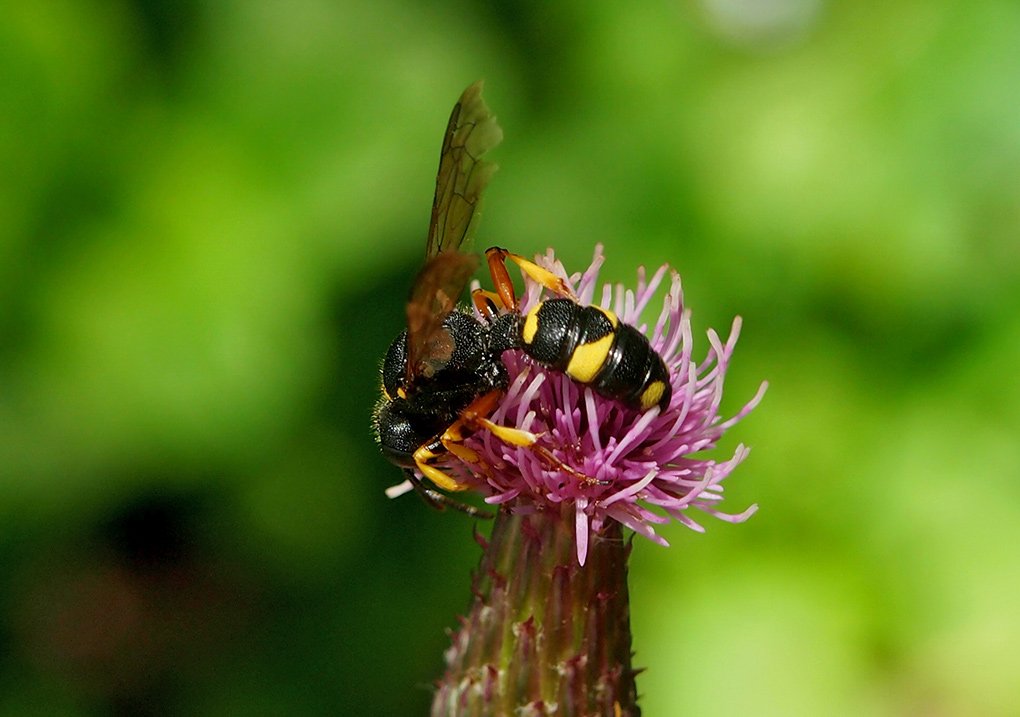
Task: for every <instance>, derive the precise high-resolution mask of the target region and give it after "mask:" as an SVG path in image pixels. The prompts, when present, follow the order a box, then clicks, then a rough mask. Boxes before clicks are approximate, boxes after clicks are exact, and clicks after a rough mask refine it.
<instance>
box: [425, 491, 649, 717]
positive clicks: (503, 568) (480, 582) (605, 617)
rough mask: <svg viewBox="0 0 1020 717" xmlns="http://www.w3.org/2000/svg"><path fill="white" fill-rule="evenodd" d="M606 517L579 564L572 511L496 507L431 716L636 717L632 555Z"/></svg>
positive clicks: (618, 531)
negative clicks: (501, 509)
mask: <svg viewBox="0 0 1020 717" xmlns="http://www.w3.org/2000/svg"><path fill="white" fill-rule="evenodd" d="M629 554H630V543H629V541H624V539H623V536H622V531H621V529H620V526H619V525H618V524H617V523H615V522H614V521H610V523H609V525H607V527H606V529H605V530H604V531H603V532H602V533H600V534H596V535H592V536H591V539H590V541H589V547H588V557H587V560H586V563H585V565H584V566H583V567H582V566H580V565H578V563H577V551H576V547H575V542H574V514H573V511H569V510H568V511H564V512H563V513H553V512H543V513H534V514H531V515H523V516H522V515H511V514H510V513H507V512H500V514H499V515H498V516H497V517H496V521H495V525H494V526H493V530H492V537H491V539H490V541H489V543H488V545H486V546H485V552H484V554H483V555H482V560H481V564H480V565H479V568H478V571H477V572H476V573H475V576H474V581H473V584H472V589H473V592H474V595H475V597H474V599H473V600H472V603H471V607H470V610H469V612H468V615H467V617H465V618H464V621H463V624H462V626H461V628H460V630H459V631H457V632H456V633H455V634H454V636H453V644H452V646H451V647H450V649H449V650H448V651H447V653H446V663H447V670H446V674H445V675H444V676H443V678H442V679H441V680H440V681H439V683H438V690H437V692H436V695H435V699H434V701H433V703H432V717H454V716H455V717H469V716H475V715H477V716H478V717H483V716H484V717H491V716H495V715H508V716H509V715H526V716H536V717H537V716H538V715H552V714H557V715H569V716H573V715H592V716H593V717H594V716H595V715H598V716H599V717H604V716H606V715H610V716H612V717H617V716H619V717H624V716H626V717H638V716H639V715H640V710H639V708H638V706H637V689H636V687H635V684H634V676H635V674H636V673H635V670H634V669H633V668H632V667H631V635H630V608H629V598H628V593H627V557H628V555H629Z"/></svg>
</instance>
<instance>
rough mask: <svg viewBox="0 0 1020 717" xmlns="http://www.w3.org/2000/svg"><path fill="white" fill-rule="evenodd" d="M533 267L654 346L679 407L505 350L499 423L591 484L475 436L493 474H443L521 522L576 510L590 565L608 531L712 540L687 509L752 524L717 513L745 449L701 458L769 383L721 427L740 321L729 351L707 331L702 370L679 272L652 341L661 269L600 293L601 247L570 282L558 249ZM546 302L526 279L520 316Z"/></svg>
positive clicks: (580, 547) (460, 468)
mask: <svg viewBox="0 0 1020 717" xmlns="http://www.w3.org/2000/svg"><path fill="white" fill-rule="evenodd" d="M536 261H537V263H539V264H540V265H542V266H544V267H545V268H547V269H549V270H551V271H552V272H554V273H555V274H557V275H559V276H560V277H562V278H564V279H566V280H567V282H568V284H570V285H571V287H572V288H573V289H574V291H575V293H576V295H577V297H578V298H579V299H580V301H581V303H583V304H591V303H597V304H598V305H599V306H601V307H603V308H606V309H610V310H612V311H613V312H615V313H616V315H617V316H618V317H619V318H620V320H621V321H622V322H624V323H628V324H632V325H634V326H637V327H638V329H639V330H641V331H642V333H646V335H648V336H649V339H650V341H651V345H652V348H654V349H655V350H656V352H658V353H659V355H660V356H662V358H663V359H664V360H665V362H666V367H667V368H668V369H669V373H670V376H671V378H672V388H673V398H672V401H671V402H670V405H669V406H668V407H667V408H666V409H665V410H663V411H661V412H660V411H659V410H658V409H652V410H650V411H647V412H645V413H643V414H642V413H638V412H637V411H636V410H635V409H633V408H628V407H626V406H623V405H621V404H620V403H619V402H617V401H614V400H612V399H609V398H605V397H603V396H600V395H598V394H597V393H595V392H594V391H593V390H592V389H591V388H589V387H587V386H583V385H581V384H579V383H577V382H576V381H574V380H572V379H571V378H569V377H568V376H566V375H565V374H563V373H560V372H557V371H553V370H551V369H548V368H546V367H545V366H543V365H541V364H539V363H536V362H535V361H533V360H532V359H531V358H529V357H528V356H526V355H524V354H523V353H521V352H507V353H505V354H504V355H503V361H504V363H505V365H506V367H507V369H508V371H509V374H510V378H511V385H510V388H509V390H508V391H507V394H506V396H505V397H504V398H503V400H502V402H501V403H500V406H499V408H498V409H497V410H496V412H495V413H494V414H493V415H492V416H491V418H492V420H493V421H495V422H496V423H499V424H501V425H506V426H512V427H515V428H521V429H524V430H527V431H530V432H532V433H536V434H539V435H540V442H541V444H542V445H543V446H544V447H545V448H547V449H549V450H550V451H551V452H552V453H553V455H554V456H555V457H556V458H557V459H559V460H560V461H562V462H563V463H564V464H566V465H567V466H569V467H570V468H571V469H573V470H574V471H576V473H577V474H583V475H584V476H588V477H590V478H591V479H592V480H590V481H584V480H579V479H578V477H577V475H576V474H575V475H571V474H569V473H566V472H564V471H563V470H562V469H558V468H556V467H555V466H551V465H549V463H548V462H546V461H543V460H542V458H541V457H540V456H539V455H538V454H536V452H535V451H533V450H531V449H529V448H521V447H516V446H511V445H508V444H506V443H503V442H502V441H500V440H499V439H498V438H496V437H495V436H493V435H491V434H489V433H486V432H481V433H478V434H476V435H475V436H473V437H472V438H470V439H469V440H468V442H467V445H468V447H469V448H471V449H472V450H474V451H476V452H477V453H479V455H481V456H482V464H483V465H485V466H486V467H487V468H488V470H485V471H480V472H477V473H476V472H472V467H471V466H469V465H467V464H463V463H459V462H452V463H451V464H450V466H449V467H447V468H446V470H448V471H449V472H450V473H451V474H454V475H456V476H457V479H458V480H460V481H462V482H466V483H469V484H470V485H472V486H473V487H474V488H475V490H477V491H478V492H480V493H482V494H483V495H484V496H485V502H486V503H489V504H491V505H499V506H504V507H505V508H506V509H507V510H509V511H511V512H513V513H521V514H523V513H532V512H535V511H544V510H554V511H556V512H557V513H558V512H560V511H561V509H569V510H570V511H572V512H573V517H574V521H573V522H574V525H575V539H576V552H577V560H578V562H579V563H580V564H581V565H584V563H585V560H586V558H587V554H588V546H589V543H590V539H591V536H592V535H593V534H599V533H601V532H602V531H603V529H604V527H605V526H606V525H607V523H609V522H610V521H615V522H617V523H619V524H621V525H623V526H625V527H627V528H629V529H631V530H632V531H634V532H635V533H637V534H638V535H641V536H643V537H645V538H648V539H650V540H652V541H654V542H656V543H658V544H660V545H664V546H665V545H668V542H667V541H666V540H665V539H664V538H663V537H662V536H660V535H659V534H658V533H656V531H655V527H654V526H655V525H657V524H663V523H668V522H669V521H670V520H676V521H678V522H680V523H681V524H683V525H685V526H687V527H688V528H691V529H693V530H696V531H698V532H704V528H703V526H702V525H701V524H700V523H699V522H697V520H695V518H693V517H692V516H691V515H690V514H689V512H688V509H690V508H697V509H699V510H700V511H702V512H704V513H707V514H709V515H713V516H715V517H716V518H720V519H722V520H725V521H728V522H733V523H740V522H743V521H744V520H747V518H749V517H750V516H751V515H752V514H753V513H754V512H755V511H756V510H757V505H751V506H750V507H748V508H747V509H745V510H743V511H741V512H739V513H736V514H730V513H724V512H722V511H721V510H719V508H718V505H719V503H720V502H721V501H722V499H723V480H724V479H725V478H726V477H727V476H729V474H730V473H731V472H732V471H733V469H734V468H736V467H737V465H739V464H740V463H741V462H742V461H743V460H744V459H745V458H746V457H747V455H748V453H749V452H750V449H749V448H747V447H746V446H744V445H743V444H741V445H739V446H737V448H736V450H735V451H734V453H733V455H732V456H731V457H729V458H728V459H727V460H724V461H722V462H718V461H716V460H715V459H713V458H708V457H704V456H702V455H700V454H701V453H702V452H704V451H706V450H709V449H712V448H714V447H715V446H716V443H717V441H718V440H719V438H720V437H721V436H722V435H723V433H724V432H725V431H726V430H727V429H728V428H730V427H731V426H733V425H734V424H735V423H737V422H738V421H740V420H741V419H742V418H744V416H746V415H747V414H748V413H750V412H751V411H752V410H753V409H754V407H755V406H756V405H757V404H758V402H759V401H760V400H761V398H762V396H763V395H764V393H765V389H766V387H767V383H762V385H761V387H760V388H759V390H758V392H757V394H756V395H755V396H754V397H753V398H752V399H751V400H750V401H749V402H748V403H747V404H746V405H745V406H744V407H743V408H742V409H740V410H739V411H738V412H737V414H736V415H734V416H733V417H731V418H729V419H725V420H724V419H723V418H722V417H721V416H720V414H719V404H720V401H721V399H722V391H723V382H724V379H725V375H726V369H727V368H728V366H729V362H730V358H731V357H732V354H733V349H734V346H735V344H736V341H737V337H738V335H739V333H740V318H739V317H738V318H736V319H735V320H734V321H733V326H732V328H731V330H730V335H729V338H728V339H727V340H726V341H725V343H724V342H723V341H722V340H721V339H720V337H719V335H718V334H717V333H716V332H715V331H713V330H709V332H708V341H709V346H710V348H709V350H708V354H707V356H706V357H705V359H704V361H702V362H701V363H700V364H699V363H696V362H695V360H694V358H693V337H692V332H691V323H690V311H689V310H688V309H686V308H684V305H683V294H682V292H681V286H680V276H679V274H677V273H676V272H675V271H673V272H670V288H669V291H668V293H667V294H666V297H665V300H664V302H663V307H662V311H661V312H660V314H659V317H658V320H657V321H656V323H655V325H654V327H652V329H651V332H648V330H647V326H646V325H645V324H642V323H641V317H642V314H643V313H644V311H645V309H646V307H647V306H648V305H649V303H650V302H651V301H652V299H653V298H654V296H655V294H656V292H657V290H658V289H659V287H660V285H661V284H662V282H663V280H664V278H665V277H666V274H667V271H668V267H666V266H663V267H661V268H660V269H659V270H658V271H656V272H655V274H654V275H653V276H652V277H651V279H646V276H645V271H644V268H643V267H642V268H640V269H639V270H638V281H637V288H636V289H634V290H630V289H625V288H624V287H623V286H622V285H616V286H613V285H611V284H604V285H603V286H601V291H598V290H599V288H600V287H599V283H598V276H599V270H600V268H601V266H602V263H603V261H604V257H603V255H602V247H601V245H599V246H597V247H596V248H595V255H594V259H593V261H592V264H591V266H590V267H589V268H588V269H587V271H585V272H584V273H583V274H574V275H573V276H569V275H568V274H567V273H566V271H565V269H564V268H563V265H562V264H561V263H560V262H559V261H558V260H557V259H556V258H555V255H554V253H553V251H552V249H550V250H549V251H548V252H547V253H546V255H545V256H544V257H538V258H537V260H536ZM547 293H548V292H547V291H546V290H545V289H544V288H543V287H542V286H541V285H539V284H537V283H535V282H533V281H530V280H528V279H527V278H525V291H524V294H523V295H522V297H521V299H520V303H519V307H518V308H519V310H520V311H521V313H522V314H524V313H527V312H528V310H529V309H531V308H532V307H533V306H534V305H535V304H536V303H538V302H539V301H541V300H542V299H544V298H549V297H548V296H546V294H547ZM596 296H598V301H597V302H595V301H594V300H595V299H596ZM399 492H403V486H398V487H397V488H396V490H393V489H391V492H390V495H395V494H398V493H399Z"/></svg>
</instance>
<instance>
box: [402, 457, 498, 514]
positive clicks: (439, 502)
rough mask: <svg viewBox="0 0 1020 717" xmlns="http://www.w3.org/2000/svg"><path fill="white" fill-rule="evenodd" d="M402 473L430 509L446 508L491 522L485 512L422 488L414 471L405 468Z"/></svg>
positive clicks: (435, 491)
mask: <svg viewBox="0 0 1020 717" xmlns="http://www.w3.org/2000/svg"><path fill="white" fill-rule="evenodd" d="M404 473H405V474H406V475H407V479H408V480H409V481H410V482H411V487H413V488H414V491H415V492H416V493H417V494H418V495H419V496H421V499H422V500H423V501H425V503H427V504H428V505H429V506H430V507H432V508H435V509H436V510H446V508H447V507H450V508H453V509H454V510H459V511H460V512H461V513H466V514H468V515H470V516H471V517H473V518H483V519H485V520H491V519H492V518H493V517H494V516H493V515H492V513H490V512H489V511H487V510H482V509H481V508H476V507H474V506H473V505H468V504H467V503H461V502H460V501H457V500H453V499H452V498H450V497H449V496H447V495H443V494H442V493H440V492H439V491H437V490H432V489H431V488H428V487H426V486H424V485H423V484H422V482H421V480H419V479H418V476H417V475H415V473H414V471H413V470H411V469H410V468H405V469H404Z"/></svg>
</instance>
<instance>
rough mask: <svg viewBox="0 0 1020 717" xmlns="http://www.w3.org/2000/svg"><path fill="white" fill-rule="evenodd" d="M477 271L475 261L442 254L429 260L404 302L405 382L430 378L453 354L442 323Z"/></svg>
mask: <svg viewBox="0 0 1020 717" xmlns="http://www.w3.org/2000/svg"><path fill="white" fill-rule="evenodd" d="M477 267H478V257H476V256H475V255H473V254H461V253H460V252H458V251H444V252H440V253H439V254H437V255H435V256H434V257H432V258H431V259H429V261H428V263H426V264H425V266H424V267H423V268H422V270H421V271H420V272H419V273H418V278H417V279H415V282H414V288H412V289H411V298H410V299H409V300H408V302H407V382H408V385H411V384H413V383H414V379H415V378H417V377H419V376H424V377H430V376H431V375H432V374H433V372H434V371H435V369H436V368H437V367H439V366H442V365H445V363H446V362H447V361H448V360H449V358H450V356H451V355H452V353H453V341H452V340H451V337H450V335H449V332H448V331H446V330H445V329H444V328H443V320H444V319H445V318H446V317H447V316H449V315H450V312H451V311H453V310H454V308H455V307H456V306H457V300H458V299H459V298H460V295H461V294H462V293H463V292H464V287H465V286H467V284H468V282H469V281H471V275H472V274H474V273H475V269H476V268H477Z"/></svg>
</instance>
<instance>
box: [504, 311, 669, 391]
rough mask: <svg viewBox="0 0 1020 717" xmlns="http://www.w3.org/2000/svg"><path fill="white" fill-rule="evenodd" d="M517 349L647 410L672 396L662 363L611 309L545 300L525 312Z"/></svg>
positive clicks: (644, 339) (579, 380)
mask: <svg viewBox="0 0 1020 717" xmlns="http://www.w3.org/2000/svg"><path fill="white" fill-rule="evenodd" d="M521 348H522V349H523V350H524V352H525V353H527V354H528V355H529V356H531V357H532V358H533V359H535V360H536V361H539V362H541V363H544V364H546V365H547V366H549V367H550V368H554V369H557V370H559V371H563V372H564V373H566V374H567V375H568V376H570V378H572V379H574V380H575V381H577V382H578V383H583V384H586V385H589V386H591V387H592V388H593V389H594V390H595V391H597V392H598V393H600V394H601V395H603V396H606V397H607V398H612V399H616V400H618V401H620V402H621V403H624V404H626V405H628V406H631V407H633V408H638V409H640V410H642V411H647V410H648V409H650V408H652V407H653V406H659V407H660V408H665V407H666V406H668V405H669V400H670V398H671V397H672V388H671V386H670V383H669V372H668V371H667V369H666V364H665V362H663V360H662V358H661V357H660V356H659V354H657V353H656V352H655V351H654V350H653V349H652V347H651V344H650V343H649V342H648V338H647V337H645V335H644V334H642V333H641V332H640V331H638V330H637V329H635V328H634V327H633V326H630V325H629V324H624V323H621V322H620V320H619V319H617V317H616V315H615V314H613V313H612V312H611V311H608V310H606V309H602V308H599V307H597V306H582V305H580V304H578V303H576V302H574V301H571V300H570V299H549V300H548V301H543V302H541V303H539V304H538V305H536V306H535V307H534V308H533V309H532V310H531V311H529V312H528V314H527V316H526V317H525V318H524V321H523V324H522V326H521Z"/></svg>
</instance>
